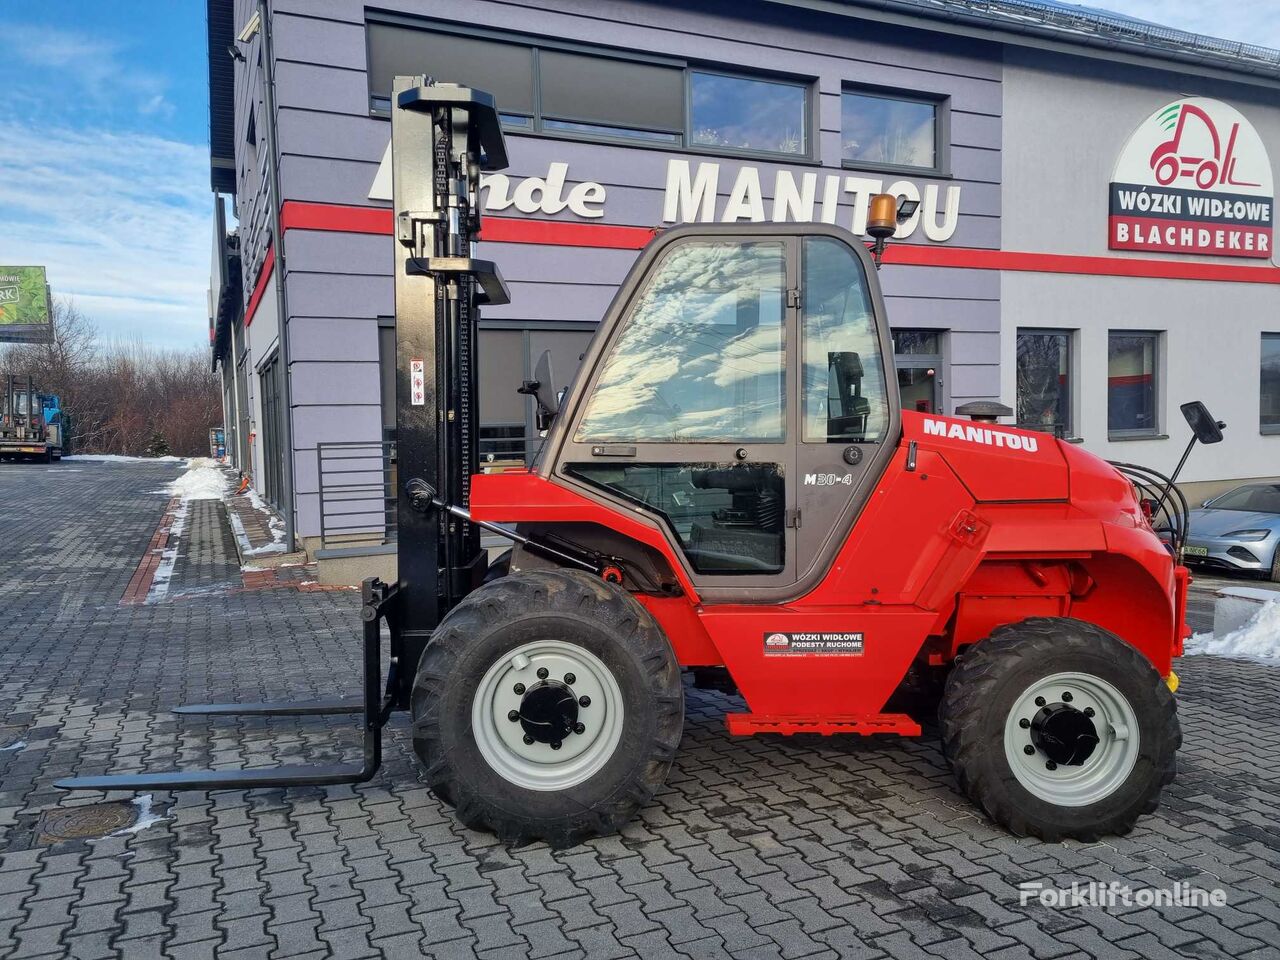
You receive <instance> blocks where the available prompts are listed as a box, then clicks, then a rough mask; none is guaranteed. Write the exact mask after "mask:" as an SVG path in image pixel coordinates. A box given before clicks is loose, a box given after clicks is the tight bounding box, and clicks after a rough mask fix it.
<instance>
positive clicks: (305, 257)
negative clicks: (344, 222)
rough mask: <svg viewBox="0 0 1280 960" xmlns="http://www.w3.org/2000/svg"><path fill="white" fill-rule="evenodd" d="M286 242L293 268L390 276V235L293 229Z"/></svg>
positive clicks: (311, 271)
mask: <svg viewBox="0 0 1280 960" xmlns="http://www.w3.org/2000/svg"><path fill="white" fill-rule="evenodd" d="M286 243H287V245H288V249H289V267H290V269H291V270H297V271H300V272H303V273H362V274H369V275H375V276H386V277H390V276H391V257H392V252H393V251H392V239H391V235H390V234H382V235H380V234H371V233H336V232H330V231H325V230H290V231H289V235H288V237H287V239H286ZM504 266H505V263H504Z"/></svg>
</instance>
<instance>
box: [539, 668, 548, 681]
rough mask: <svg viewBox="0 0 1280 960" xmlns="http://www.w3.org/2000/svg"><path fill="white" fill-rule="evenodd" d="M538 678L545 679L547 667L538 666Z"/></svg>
mask: <svg viewBox="0 0 1280 960" xmlns="http://www.w3.org/2000/svg"><path fill="white" fill-rule="evenodd" d="M538 679H539V680H545V679H547V668H546V667H539V668H538Z"/></svg>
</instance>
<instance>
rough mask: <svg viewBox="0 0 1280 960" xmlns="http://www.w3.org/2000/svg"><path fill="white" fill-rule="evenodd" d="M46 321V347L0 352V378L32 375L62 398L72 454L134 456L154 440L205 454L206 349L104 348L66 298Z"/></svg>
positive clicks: (210, 386) (210, 402)
mask: <svg viewBox="0 0 1280 960" xmlns="http://www.w3.org/2000/svg"><path fill="white" fill-rule="evenodd" d="M52 319H53V332H52V336H51V338H50V340H49V341H48V342H47V343H21V344H9V345H7V346H5V347H3V348H0V372H5V373H13V374H16V375H18V376H22V377H26V376H31V377H32V378H33V379H34V380H35V382H36V385H37V388H38V389H39V390H40V391H41V392H42V393H54V394H57V395H58V396H59V397H61V399H62V409H63V411H64V412H65V418H66V421H67V427H68V428H69V429H68V439H69V440H70V447H71V449H72V450H73V451H80V452H84V453H120V454H130V455H135V456H140V455H143V454H145V453H146V452H147V449H148V447H149V446H150V445H151V443H152V440H153V438H155V437H156V436H159V437H162V438H163V439H164V441H165V443H166V444H167V445H168V447H169V449H170V450H171V451H172V452H173V453H175V454H179V455H184V456H191V455H196V454H200V453H203V452H204V451H206V450H207V449H208V442H209V429H210V428H211V427H213V426H215V425H217V424H218V423H219V422H220V420H221V416H222V413H221V410H222V402H221V393H220V386H219V384H218V380H217V377H216V376H215V375H214V373H213V371H212V369H211V365H210V363H209V355H208V354H207V353H206V352H205V351H204V350H201V349H199V348H193V349H190V350H161V349H157V348H155V347H150V346H148V345H147V344H145V343H144V342H143V341H142V340H140V339H138V338H136V337H135V338H133V339H126V340H115V341H111V342H110V343H107V344H105V345H104V344H103V343H102V340H101V338H100V336H99V334H98V330H97V328H96V327H95V326H94V324H93V322H92V321H91V320H89V319H88V318H87V317H85V316H84V314H82V313H81V312H80V311H79V309H77V307H76V305H75V303H74V301H70V300H64V299H58V300H55V302H54V308H53V318H52Z"/></svg>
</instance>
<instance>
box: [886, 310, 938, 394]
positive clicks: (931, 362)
mask: <svg viewBox="0 0 1280 960" xmlns="http://www.w3.org/2000/svg"><path fill="white" fill-rule="evenodd" d="M893 344H894V358H893V364H894V367H895V368H897V371H898V394H899V396H900V397H901V400H902V409H903V410H914V411H916V413H942V334H941V333H940V332H939V331H937V330H895V331H893Z"/></svg>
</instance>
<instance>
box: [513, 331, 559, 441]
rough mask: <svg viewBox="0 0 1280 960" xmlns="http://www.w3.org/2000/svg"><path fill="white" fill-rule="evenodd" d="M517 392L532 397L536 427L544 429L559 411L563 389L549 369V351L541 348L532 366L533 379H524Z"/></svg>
mask: <svg viewBox="0 0 1280 960" xmlns="http://www.w3.org/2000/svg"><path fill="white" fill-rule="evenodd" d="M516 392H518V393H523V394H525V395H527V396H531V397H533V399H534V400H535V401H536V402H537V404H538V415H537V428H538V429H539V430H546V429H547V428H548V427H550V426H551V420H552V419H553V418H554V417H555V415H556V414H557V413H559V412H560V398H561V397H562V396H563V391H562V390H560V389H559V388H558V387H557V386H556V381H555V374H554V373H553V372H552V369H551V351H550V350H543V351H542V356H540V357H539V358H538V363H537V365H536V366H535V367H534V368H533V379H532V380H526V381H524V383H522V384H520V386H519V387H518V388H517V391H516Z"/></svg>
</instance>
